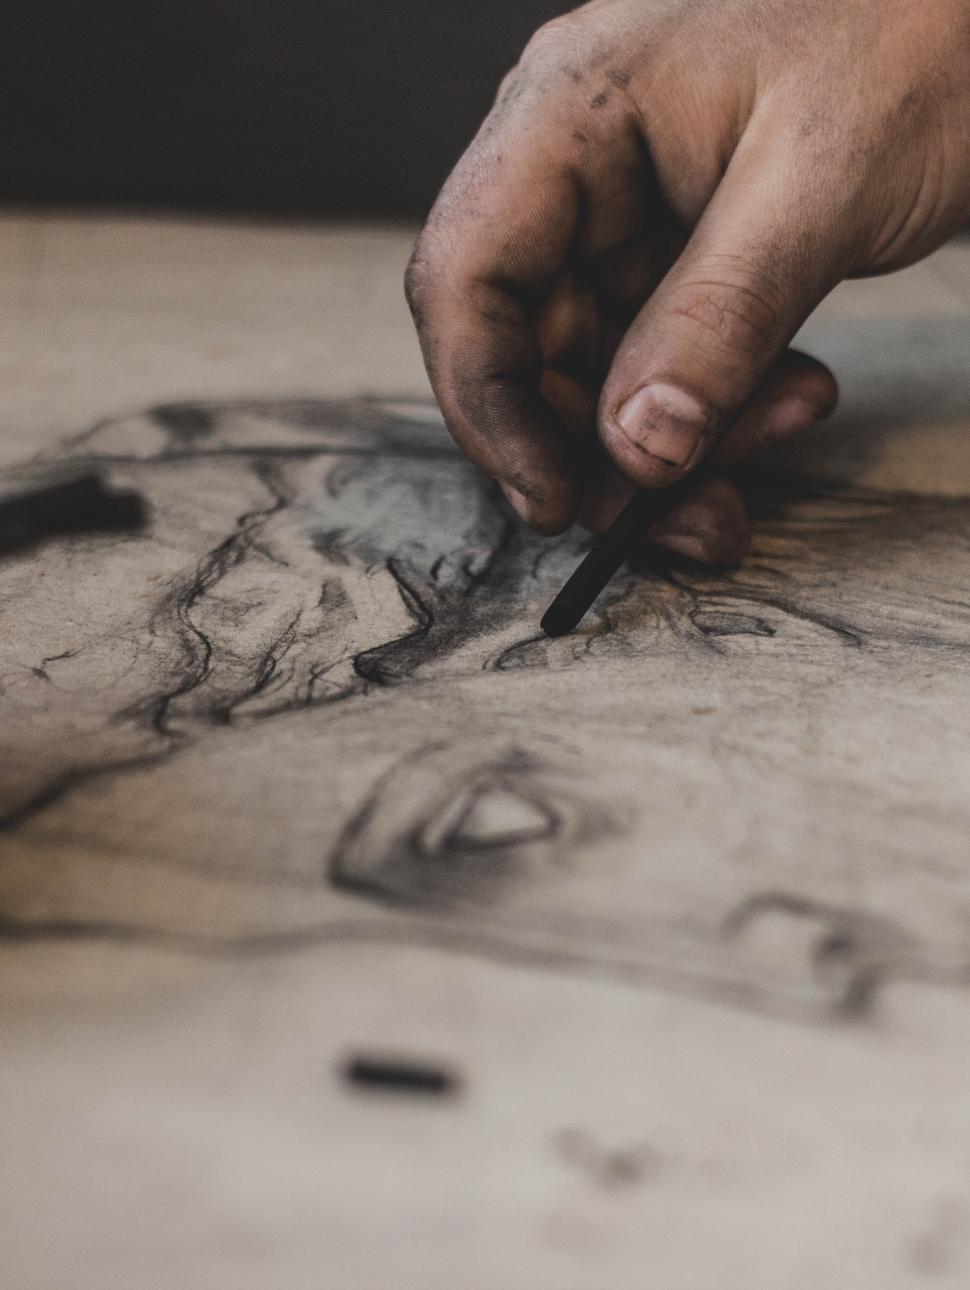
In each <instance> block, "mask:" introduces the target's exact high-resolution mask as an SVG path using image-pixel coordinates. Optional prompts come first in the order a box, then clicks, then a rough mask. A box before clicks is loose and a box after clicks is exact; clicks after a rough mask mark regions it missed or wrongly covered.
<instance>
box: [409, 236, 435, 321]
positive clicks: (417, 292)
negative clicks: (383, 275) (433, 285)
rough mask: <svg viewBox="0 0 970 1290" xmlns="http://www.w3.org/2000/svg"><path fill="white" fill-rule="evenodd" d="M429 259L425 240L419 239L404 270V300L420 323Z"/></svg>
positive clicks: (425, 293)
mask: <svg viewBox="0 0 970 1290" xmlns="http://www.w3.org/2000/svg"><path fill="white" fill-rule="evenodd" d="M428 279H429V273H428V259H427V253H426V249H425V245H424V240H423V238H418V240H417V242H416V243H415V245H414V250H413V251H412V252H411V258H410V259H409V260H408V264H407V268H406V269H405V270H404V298H405V299H406V300H407V302H408V307H409V308H410V310H411V313H412V315H413V316H414V319H415V321H416V322H420V315H421V312H422V308H423V305H424V302H425V299H426V297H427V286H428Z"/></svg>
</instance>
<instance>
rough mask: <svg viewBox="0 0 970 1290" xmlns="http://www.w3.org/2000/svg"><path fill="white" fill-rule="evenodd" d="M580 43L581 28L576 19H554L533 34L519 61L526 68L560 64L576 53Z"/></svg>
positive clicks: (568, 17) (567, 17)
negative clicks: (534, 64)
mask: <svg viewBox="0 0 970 1290" xmlns="http://www.w3.org/2000/svg"><path fill="white" fill-rule="evenodd" d="M580 41H581V36H580V31H579V26H578V24H577V22H576V19H575V18H574V17H570V16H568V15H567V16H566V17H561V18H553V19H551V20H550V21H549V22H546V23H543V24H542V26H541V27H539V28H538V30H537V31H535V32H534V33H533V35H532V36H531V38H530V40H529V42H528V44H527V45H526V47H525V49H524V50H523V51H522V57H521V59H520V60H519V61H520V63H521V64H522V65H524V66H528V65H530V64H533V63H559V62H562V61H563V60H564V59H566V58H568V57H569V55H570V54H573V53H575V51H576V49H577V46H578V45H579V44H580Z"/></svg>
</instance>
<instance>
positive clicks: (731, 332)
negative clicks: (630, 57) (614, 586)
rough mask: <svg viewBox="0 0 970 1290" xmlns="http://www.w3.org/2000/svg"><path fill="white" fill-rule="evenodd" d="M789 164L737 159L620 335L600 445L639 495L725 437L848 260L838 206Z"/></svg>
mask: <svg viewBox="0 0 970 1290" xmlns="http://www.w3.org/2000/svg"><path fill="white" fill-rule="evenodd" d="M792 170H793V167H792V163H791V161H790V160H789V157H788V155H786V154H784V153H783V154H782V156H781V157H778V156H775V157H772V156H771V155H770V153H767V152H765V151H764V150H762V149H757V150H755V149H753V148H751V149H748V150H747V151H746V152H744V153H742V152H741V151H740V150H739V152H738V153H736V154H735V157H734V159H733V161H732V163H731V165H730V167H729V169H728V171H727V173H726V174H725V176H724V178H723V179H722V181H721V184H720V185H719V187H718V189H717V191H716V193H715V195H714V197H713V199H712V200H711V202H710V204H709V206H708V208H707V210H706V211H705V213H704V216H703V218H702V219H701V221H700V223H699V224H698V226H697V228H696V229H695V231H694V234H693V236H692V238H691V240H690V242H689V243H688V245H687V247H686V248H685V250H684V252H683V254H682V255H681V257H680V259H679V260H678V261H677V262H676V263H675V264H674V266H673V268H672V269H671V270H670V272H669V273H668V274H667V276H666V278H664V280H663V282H661V284H660V286H659V287H658V288H657V290H656V291H655V293H654V294H653V296H652V297H651V298H650V300H649V301H648V302H647V303H646V305H644V307H643V309H642V310H641V311H640V313H639V315H638V316H637V317H636V319H635V320H634V322H633V324H632V325H631V327H630V329H629V330H628V332H627V333H626V336H625V337H624V339H623V341H622V343H621V345H620V347H619V349H618V350H617V353H616V356H615V358H614V360H613V363H612V366H611V368H610V372H609V375H608V377H607V379H606V382H605V384H604V386H603V393H602V397H601V399H600V406H599V414H598V415H599V425H600V436H601V438H602V440H603V444H604V446H605V448H606V449H607V451H608V452H609V454H610V456H611V457H612V458H613V460H614V461H615V462H616V464H617V466H618V467H619V468H620V470H621V471H622V472H623V474H624V475H626V476H627V478H628V479H630V480H632V481H633V482H634V483H636V484H639V485H641V486H645V487H651V486H659V487H662V486H664V485H666V484H669V483H672V482H673V481H674V480H675V479H677V478H678V477H679V476H681V475H683V474H685V473H686V472H687V471H689V470H691V469H692V468H693V467H694V466H695V465H696V464H697V463H698V462H699V461H700V460H701V459H702V458H703V457H704V456H705V455H706V453H707V452H708V451H709V450H710V449H711V448H712V447H713V446H714V444H715V443H716V442H717V441H718V440H719V439H720V438H721V437H722V436H723V435H724V433H725V432H726V431H727V429H728V428H729V427H730V425H731V423H732V421H733V420H734V419H735V418H736V417H737V416H738V415H739V414H740V412H741V411H742V409H743V407H744V405H745V404H746V403H747V402H748V400H749V399H750V398H751V397H752V395H754V393H755V391H756V390H757V388H758V385H759V383H760V382H761V380H762V377H763V376H764V375H765V374H766V373H767V371H768V369H769V368H770V367H771V365H772V363H773V362H774V361H775V360H776V359H777V357H778V356H779V355H780V354H781V353H782V351H783V350H784V349H785V348H786V347H787V345H788V342H789V341H790V340H791V338H792V336H793V335H794V334H795V332H796V331H797V330H798V329H799V327H800V326H801V325H802V323H803V322H804V321H805V319H806V318H807V317H808V315H809V314H810V313H811V311H812V310H813V309H814V308H815V306H816V305H817V304H818V303H819V301H820V300H821V299H822V298H823V297H824V296H825V295H826V294H827V293H828V292H829V291H830V290H831V289H832V287H833V286H835V284H836V283H837V282H838V281H839V280H840V278H841V277H843V276H844V273H845V271H846V267H847V265H848V262H849V259H850V255H849V248H848V240H849V239H848V236H847V234H846V232H845V228H846V224H845V223H844V221H843V220H842V219H841V218H840V216H841V214H842V212H841V211H840V210H839V209H838V204H837V203H834V202H831V201H826V198H825V195H824V189H823V186H822V185H820V184H818V183H815V184H813V183H811V182H810V180H811V176H809V175H805V174H802V175H800V176H799V175H794V174H793V173H792Z"/></svg>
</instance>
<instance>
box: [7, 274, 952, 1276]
mask: <svg viewBox="0 0 970 1290" xmlns="http://www.w3.org/2000/svg"><path fill="white" fill-rule="evenodd" d="M944 255H945V256H947V257H950V260H949V261H948V263H951V264H953V265H955V266H956V267H955V268H954V269H953V271H952V272H951V274H950V277H951V278H952V280H953V281H955V282H957V284H958V285H959V272H961V271H963V266H964V265H965V263H966V261H965V260H964V259H962V258H961V255H970V252H960V251H959V249H958V248H948V249H947V251H946V252H945V253H944ZM936 272H937V270H936V269H935V268H933V267H932V266H926V267H924V269H923V270H921V273H922V274H923V275H924V276H923V277H921V278H918V279H916V281H917V282H922V283H923V284H924V288H925V290H924V295H923V297H919V296H918V294H917V295H916V297H915V299H914V298H911V299H910V300H909V301H908V302H907V300H906V299H905V298H904V297H905V292H904V293H903V298H901V297H900V296H899V294H895V295H894V294H893V291H892V289H891V287H890V288H889V289H888V291H887V294H886V296H885V297H884V299H885V301H886V304H885V307H884V309H883V310H882V312H878V311H877V310H876V309H875V308H874V307H873V306H871V305H870V304H867V303H866V302H867V301H870V300H871V299H872V298H873V297H871V296H870V295H869V294H867V293H871V292H873V291H874V290H875V288H874V286H871V285H870V286H866V287H860V288H859V289H858V292H857V293H856V294H853V292H855V289H851V290H850V292H849V294H847V295H846V297H845V304H844V305H843V304H839V306H838V308H836V305H835V304H834V303H833V305H830V306H829V310H830V312H829V313H828V315H823V316H821V317H820V319H819V320H817V321H816V322H815V323H813V327H814V328H817V329H818V330H817V332H816V336H817V339H818V340H819V341H820V344H819V345H817V346H816V349H821V350H823V351H824V350H826V347H827V346H828V347H831V349H833V350H837V351H838V352H839V353H840V354H841V357H842V364H843V370H844V371H846V372H847V376H848V381H847V384H848V386H849V397H848V399H847V407H846V410H845V412H844V413H843V414H842V418H843V419H842V421H840V422H836V423H835V424H834V425H833V426H832V427H831V428H829V429H826V430H824V431H822V432H820V433H819V434H818V436H817V437H816V440H815V442H814V443H807V444H806V445H805V446H804V447H802V448H801V449H799V452H798V453H797V455H794V456H792V457H790V458H788V459H786V460H781V459H777V460H774V461H772V462H770V463H767V464H765V466H764V467H763V468H761V469H760V470H759V472H758V473H757V475H753V476H752V477H751V478H750V479H749V480H748V484H747V486H748V488H749V491H750V495H751V497H752V504H753V507H754V509H755V514H756V539H755V545H754V548H753V551H752V553H751V555H750V556H749V557H748V559H747V560H746V561H745V563H744V564H743V565H742V566H741V568H739V569H737V570H733V571H729V572H727V573H726V574H717V575H715V574H711V573H709V572H705V571H703V570H701V569H700V568H699V567H697V566H694V565H691V564H689V563H687V562H677V563H668V562H663V561H660V560H659V559H658V558H655V557H650V556H645V557H644V558H643V559H642V560H641V561H640V562H639V564H638V566H637V567H636V568H634V569H631V570H629V571H627V572H626V573H624V574H623V575H622V576H621V577H620V578H618V579H617V580H616V582H615V583H614V584H613V585H612V586H611V588H610V589H609V592H608V594H607V595H606V596H605V597H604V598H603V599H602V601H601V602H600V603H599V604H598V606H597V609H596V612H595V613H594V614H593V615H591V616H590V618H589V619H588V620H587V621H586V623H584V625H583V628H582V629H581V631H580V632H578V633H577V634H575V635H574V636H571V637H567V638H565V639H562V640H558V641H548V640H546V639H545V638H543V637H541V635H540V634H539V633H538V629H537V626H536V624H537V622H538V618H539V616H540V613H541V610H542V609H543V608H544V607H545V605H546V603H548V600H549V599H550V598H551V596H552V594H554V592H555V590H556V589H557V588H558V586H559V585H560V584H561V582H562V580H563V579H564V577H565V576H566V575H567V573H568V572H569V571H570V570H571V569H572V567H573V566H574V564H575V562H576V560H577V558H578V557H579V555H580V554H581V551H582V549H583V543H584V538H583V536H582V535H581V534H572V535H568V536H567V537H565V538H562V539H557V540H555V541H551V542H550V541H544V540H541V539H538V538H535V537H532V536H530V535H528V534H526V533H525V532H524V531H523V530H522V529H521V527H520V526H519V525H518V524H517V523H516V522H515V521H514V519H513V517H512V516H511V513H510V512H509V510H508V508H507V507H506V505H505V503H504V502H503V500H502V499H501V497H500V495H499V494H498V493H497V491H496V490H495V489H494V487H493V486H491V485H490V484H489V483H488V482H487V481H484V480H483V479H482V478H481V477H480V476H479V475H478V474H477V473H476V472H475V471H474V470H473V469H472V468H471V467H470V466H468V465H467V464H466V463H465V462H464V461H463V460H462V459H461V458H460V456H459V455H458V454H457V452H456V451H455V450H454V449H453V448H452V447H451V445H450V443H449V441H448V439H447V437H446V436H445V434H444V432H443V430H442V428H441V426H440V423H439V421H438V418H437V415H436V413H435V412H434V411H433V409H432V408H431V407H430V405H428V404H426V403H423V402H420V401H415V400H409V399H392V398H390V397H374V398H369V399H360V398H343V399H335V398H333V397H329V398H328V397H324V396H322V395H321V396H319V397H313V398H307V397H303V398H294V397H264V398H256V397H249V396H248V395H247V397H245V398H226V397H221V398H210V399H200V398H192V399H189V400H187V401H183V402H177V403H176V402H172V401H162V402H159V401H157V400H156V401H152V400H151V399H146V400H145V411H143V412H136V413H132V414H111V413H106V415H105V416H103V417H101V418H100V419H97V421H96V422H94V421H93V420H92V425H91V426H89V427H88V428H84V427H79V431H80V433H78V434H77V435H75V436H74V437H72V438H71V439H69V440H68V441H66V442H62V443H61V444H59V445H51V446H50V447H45V448H44V449H43V451H42V453H41V457H40V459H39V460H35V461H34V462H33V463H31V466H30V469H31V471H32V472H37V471H38V470H44V469H47V468H49V467H53V466H57V468H62V467H63V466H64V465H65V464H66V463H74V464H77V465H79V466H80V465H84V466H88V465H96V466H98V467H99V468H102V469H104V470H105V471H106V472H107V473H108V475H109V478H110V479H111V480H112V482H115V483H117V484H119V485H124V486H126V487H135V488H138V489H139V490H140V491H141V492H142V493H143V494H144V495H145V497H146V498H147V500H148V502H149V504H150V506H151V509H152V524H151V526H150V528H149V529H148V530H147V531H146V532H145V533H143V534H138V535H126V536H111V537H103V538H86V539H84V540H82V541H78V542H75V543H65V542H58V543H52V544H50V545H48V546H46V547H44V548H43V549H41V550H40V551H37V552H34V553H30V554H29V555H25V556H21V557H18V558H16V559H12V560H7V561H5V562H4V563H3V564H0V606H2V621H3V625H2V630H0V659H2V662H0V675H2V678H3V693H2V704H3V745H4V753H5V756H4V759H3V769H2V772H0V814H2V832H0V919H2V921H0V930H2V933H3V945H2V949H0V957H2V960H3V985H2V996H0V997H2V999H3V1003H4V1010H5V1020H6V1025H5V1030H6V1031H7V1033H8V1034H9V1036H10V1039H9V1047H8V1060H7V1061H6V1062H5V1063H4V1064H3V1071H2V1075H0V1079H2V1084H0V1088H2V1092H3V1098H2V1102H0V1106H2V1111H0V1132H2V1142H3V1146H4V1152H5V1158H6V1159H8V1160H13V1161H17V1162H18V1166H17V1168H16V1169H15V1170H6V1171H4V1178H3V1182H2V1184H0V1187H2V1193H0V1214H2V1215H3V1218H2V1224H3V1227H4V1247H5V1250H6V1251H7V1254H6V1256H5V1257H6V1258H7V1260H8V1267H9V1269H10V1273H9V1274H10V1278H11V1284H15V1285H17V1286H18V1287H24V1288H27V1287H33V1286H38V1287H40V1286H44V1287H48V1286H51V1285H62V1284H63V1285H71V1286H78V1287H82V1288H83V1290H86V1287H88V1286H91V1287H95V1286H96V1287H98V1288H99V1290H103V1288H104V1287H107V1286H116V1285H117V1286H119V1287H120V1286H125V1287H142V1286H144V1287H146V1288H147V1287H153V1288H156V1287H160V1286H168V1285H172V1286H175V1285H179V1286H192V1287H195V1286H198V1287H203V1286H206V1287H210V1286H217V1285H218V1286H221V1285H226V1286H230V1285H231V1286H234V1287H237V1286H243V1287H249V1286H252V1287H265V1286H266V1285H268V1284H271V1285H274V1286H286V1287H289V1286H293V1287H301V1286H304V1285H306V1284H309V1283H311V1282H313V1283H319V1282H322V1283H324V1284H330V1283H333V1284H341V1285H346V1286H350V1287H357V1286H359V1287H370V1286H384V1285H390V1284H393V1285H394V1286H396V1287H405V1288H407V1287H412V1286H413V1287H415V1288H416V1290H417V1287H422V1288H425V1290H426V1288H427V1287H437V1286H446V1285H448V1286H453V1285H460V1286H463V1287H464V1286H467V1287H471V1288H476V1287H479V1286H481V1287H483V1290H484V1287H486V1286H494V1285H503V1286H513V1287H514V1286H519V1285H521V1286H529V1287H550V1288H552V1287H557V1288H558V1290H561V1288H562V1287H573V1288H575V1290H587V1288H592V1287H594V1286H599V1285H603V1284H608V1285H610V1286H611V1287H620V1288H622V1287H627V1286H629V1287H642V1286H644V1285H647V1286H653V1285H656V1286H658V1287H659V1286H663V1287H664V1288H665V1290H669V1288H670V1287H680V1286H682V1287H684V1288H685V1290H697V1287H701V1286H708V1285H710V1286H715V1285H716V1286H717V1287H719V1290H730V1288H733V1287H738V1290H742V1288H744V1290H751V1288H752V1287H760V1286H765V1287H767V1286H771V1287H772V1290H781V1288H784V1290H787V1288H789V1287H790V1288H791V1290H804V1288H805V1287H809V1286H812V1287H814V1286H819V1285H829V1284H838V1285H840V1286H845V1287H866V1288H868V1287H869V1286H873V1287H875V1286H879V1287H886V1286H889V1287H895V1286H899V1287H910V1286H913V1285H915V1284H920V1283H922V1281H924V1280H925V1281H926V1283H927V1284H944V1285H953V1286H957V1285H963V1284H965V1280H966V1275H967V1271H968V1269H970V1247H968V1244H967V1237H966V1233H967V1231H968V1230H970V1228H968V1217H970V1194H968V1190H967V1165H966V1161H967V1159H968V1152H970V1118H968V1116H967V1115H966V1111H965V1103H966V1094H965V1090H966V1086H967V1076H968V1074H970V1070H968V1067H970V1062H968V1056H970V1030H968V1027H970V988H968V977H970V937H968V933H967V928H968V927H970V917H968V915H970V908H968V905H970V885H968V882H967V866H968V863H970V857H968V851H967V836H968V825H970V803H968V797H967V783H968V781H970V731H968V727H967V720H966V713H967V710H968V698H970V693H968V691H970V672H968V666H967V659H968V646H970V478H968V475H970V472H968V468H967V462H966V458H967V451H966V434H965V431H966V419H967V404H968V394H970V383H968V380H970V378H968V377H967V375H966V370H965V363H964V359H965V355H966V353H967V352H968V350H967V341H968V339H970V323H968V319H967V315H966V309H962V311H961V306H960V302H959V297H958V295H956V294H954V293H953V292H951V294H950V295H946V291H949V290H950V288H949V287H947V288H946V289H945V290H944V293H943V298H942V299H941V298H940V296H939V294H938V292H937V287H938V278H936V277H934V276H933V274H934V273H936ZM907 306H908V307H909V310H910V312H909V314H908V313H907ZM823 323H824V324H825V325H824V327H823ZM827 356H828V354H827ZM930 411H932V415H929V412H930ZM921 419H922V421H923V422H925V423H926V424H924V425H923V426H922V432H921V430H920V426H919V423H920V420H921ZM374 1048H376V1049H379V1050H382V1049H387V1050H389V1051H393V1052H398V1051H399V1052H402V1053H404V1054H410V1055H417V1056H419V1057H425V1058H428V1059H429V1060H440V1061H442V1062H445V1063H446V1064H447V1065H449V1066H453V1067H455V1068H456V1069H458V1070H459V1071H460V1072H461V1074H462V1076H463V1080H464V1085H463V1093H462V1095H461V1096H460V1097H458V1098H456V1099H453V1100H450V1101H443V1102H440V1103H436V1102H433V1101H427V1102H420V1101H417V1102H415V1101H398V1100H394V1099H393V1098H385V1099H381V1098H377V1097H374V1096H363V1095H361V1094H359V1093H354V1092H352V1091H350V1090H348V1089H347V1087H346V1086H345V1085H344V1084H343V1083H342V1082H341V1080H340V1078H339V1076H338V1068H339V1064H340V1062H341V1061H342V1060H343V1059H344V1058H345V1057H346V1056H347V1055H348V1054H350V1053H353V1052H354V1051H357V1050H358V1049H363V1050H368V1051H369V1050H371V1049H374Z"/></svg>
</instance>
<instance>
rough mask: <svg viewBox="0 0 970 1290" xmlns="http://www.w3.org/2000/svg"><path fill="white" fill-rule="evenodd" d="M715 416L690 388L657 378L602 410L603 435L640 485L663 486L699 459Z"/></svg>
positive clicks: (619, 462) (628, 475)
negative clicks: (618, 403) (616, 405)
mask: <svg viewBox="0 0 970 1290" xmlns="http://www.w3.org/2000/svg"><path fill="white" fill-rule="evenodd" d="M715 421H716V417H715V415H714V413H713V412H712V410H711V409H710V408H707V407H705V406H704V405H703V404H702V403H701V402H700V401H699V400H698V399H697V398H696V397H695V396H694V395H693V394H691V393H690V392H689V391H687V390H685V389H683V388H681V387H680V386H678V385H674V384H671V383H670V382H666V381H654V382H651V383H649V384H647V385H644V386H642V387H641V388H640V389H638V390H636V391H635V392H634V393H633V394H631V395H630V396H629V397H628V398H626V399H624V400H623V401H622V402H621V403H620V405H619V406H618V407H617V408H615V409H606V410H604V412H603V413H602V415H601V429H600V437H601V439H602V442H603V445H604V447H605V448H606V450H607V452H608V453H609V454H610V456H611V457H612V459H613V460H614V462H616V464H617V466H618V467H619V469H620V470H621V471H622V472H623V474H624V475H625V476H626V478H627V479H629V480H630V481H631V482H632V483H634V484H636V485H638V486H639V487H640V488H663V487H665V486H666V485H668V484H672V483H674V482H675V481H676V480H678V479H680V478H682V477H683V476H684V475H685V474H687V472H688V471H690V470H691V469H692V468H693V467H694V466H695V465H696V464H697V462H698V461H699V460H700V458H701V456H702V455H703V453H704V451H705V449H706V447H707V445H708V443H709V442H710V439H711V437H712V434H713V430H714V425H715Z"/></svg>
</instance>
